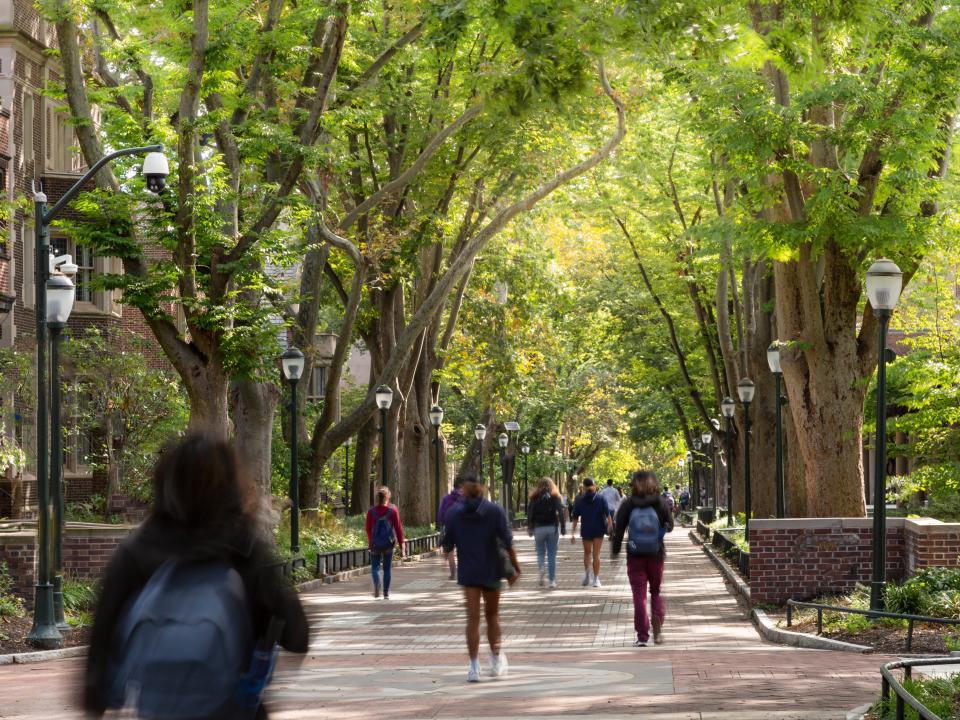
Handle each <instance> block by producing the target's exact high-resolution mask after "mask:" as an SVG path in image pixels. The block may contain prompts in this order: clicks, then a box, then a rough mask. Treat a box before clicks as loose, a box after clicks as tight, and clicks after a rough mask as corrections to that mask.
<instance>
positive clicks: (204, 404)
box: [181, 362, 231, 438]
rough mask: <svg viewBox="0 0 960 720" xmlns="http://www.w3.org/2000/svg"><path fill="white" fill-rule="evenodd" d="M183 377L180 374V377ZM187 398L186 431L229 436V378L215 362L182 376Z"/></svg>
mask: <svg viewBox="0 0 960 720" xmlns="http://www.w3.org/2000/svg"><path fill="white" fill-rule="evenodd" d="M181 377H183V376H181ZM183 379H184V384H185V385H186V388H187V395H188V396H189V398H190V423H189V425H188V430H190V431H204V432H211V433H214V434H216V435H220V436H221V437H224V438H226V437H229V436H230V430H231V423H230V409H229V403H228V390H229V386H230V383H229V380H228V378H227V375H226V373H225V372H224V371H223V368H221V367H220V366H219V365H215V364H214V363H213V362H208V363H207V365H206V369H205V371H198V372H196V373H195V374H193V375H189V376H187V377H184V378H183Z"/></svg>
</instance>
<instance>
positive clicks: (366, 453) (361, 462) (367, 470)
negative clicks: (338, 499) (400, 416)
mask: <svg viewBox="0 0 960 720" xmlns="http://www.w3.org/2000/svg"><path fill="white" fill-rule="evenodd" d="M376 442H377V422H376V420H375V419H374V418H370V419H369V420H367V422H366V423H365V424H364V426H363V427H362V428H361V429H360V432H358V433H357V440H356V443H354V446H355V450H354V456H353V478H352V487H351V490H350V514H351V515H360V514H361V513H363V512H365V511H366V509H367V508H368V507H369V506H370V505H372V504H373V479H372V478H373V475H372V472H371V470H372V468H371V466H372V464H373V447H374V445H376Z"/></svg>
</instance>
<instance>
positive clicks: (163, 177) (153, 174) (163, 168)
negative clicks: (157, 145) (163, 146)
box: [143, 152, 170, 195]
mask: <svg viewBox="0 0 960 720" xmlns="http://www.w3.org/2000/svg"><path fill="white" fill-rule="evenodd" d="M169 174H170V165H169V164H167V156H166V155H164V154H163V153H162V152H152V153H147V156H146V157H145V158H144V159H143V176H144V177H145V178H146V179H147V190H149V191H150V192H152V193H154V194H156V195H159V194H160V193H162V192H163V188H164V187H165V186H166V184H167V175H169Z"/></svg>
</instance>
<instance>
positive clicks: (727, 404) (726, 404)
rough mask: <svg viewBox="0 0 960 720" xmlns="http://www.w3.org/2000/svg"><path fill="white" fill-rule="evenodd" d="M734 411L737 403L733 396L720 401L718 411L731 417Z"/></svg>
mask: <svg viewBox="0 0 960 720" xmlns="http://www.w3.org/2000/svg"><path fill="white" fill-rule="evenodd" d="M736 411H737V404H736V403H735V402H734V401H733V398H730V397H725V398H724V399H723V402H721V403H720V412H722V413H723V416H724V417H725V418H732V417H733V414H734V413H735V412H736Z"/></svg>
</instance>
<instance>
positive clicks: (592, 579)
mask: <svg viewBox="0 0 960 720" xmlns="http://www.w3.org/2000/svg"><path fill="white" fill-rule="evenodd" d="M610 521H611V513H610V506H609V505H607V501H606V500H604V499H603V498H602V497H600V496H599V495H598V494H597V486H596V484H595V483H594V482H593V478H587V479H585V480H584V481H583V494H582V495H581V496H580V498H579V499H578V500H577V502H576V503H575V505H574V507H573V534H574V537H571V538H570V540H571V542H573V543H576V541H577V540H576V532H577V523H580V539H581V540H582V541H583V580H581V582H580V584H581V585H583V586H584V587H586V586H587V585H590V584H591V583H592V584H593V587H595V588H598V587H601V583H600V548H601V547H602V546H603V536H604V535H606V534H607V531H608V530H609V528H610Z"/></svg>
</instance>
